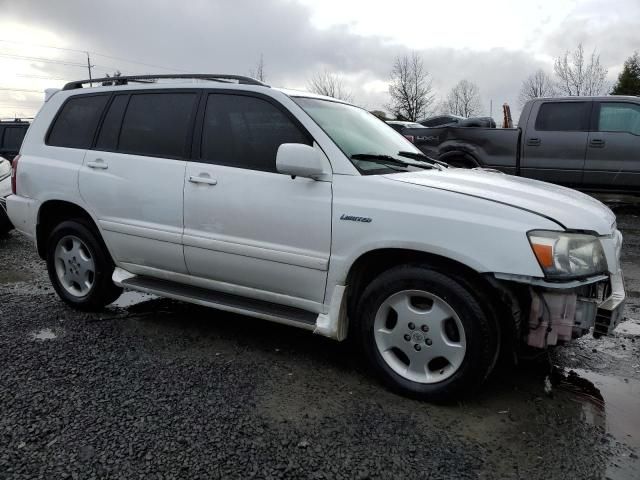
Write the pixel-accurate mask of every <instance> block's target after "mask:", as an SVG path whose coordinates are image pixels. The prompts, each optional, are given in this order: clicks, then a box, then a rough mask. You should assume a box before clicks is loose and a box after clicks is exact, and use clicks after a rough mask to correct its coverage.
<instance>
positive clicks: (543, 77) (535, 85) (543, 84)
mask: <svg viewBox="0 0 640 480" xmlns="http://www.w3.org/2000/svg"><path fill="white" fill-rule="evenodd" d="M555 95H556V88H555V85H554V84H553V80H552V79H551V77H550V76H549V75H547V73H546V72H545V71H544V70H542V69H540V70H538V71H537V72H535V73H532V74H531V75H529V76H528V77H527V78H526V79H525V80H523V82H522V87H521V88H520V95H519V98H520V105H524V104H525V103H527V102H528V101H529V100H533V99H534V98H541V97H555Z"/></svg>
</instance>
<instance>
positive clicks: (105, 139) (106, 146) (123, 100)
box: [96, 95, 129, 151]
mask: <svg viewBox="0 0 640 480" xmlns="http://www.w3.org/2000/svg"><path fill="white" fill-rule="evenodd" d="M128 100H129V96H128V95H117V96H116V97H115V98H114V99H113V102H111V105H110V106H109V110H108V111H107V114H106V115H105V117H104V121H103V122H102V128H100V133H99V134H98V141H97V142H96V149H98V150H112V151H113V150H116V149H117V148H118V135H119V134H120V125H121V124H122V115H123V114H124V109H125V108H126V107H127V101H128Z"/></svg>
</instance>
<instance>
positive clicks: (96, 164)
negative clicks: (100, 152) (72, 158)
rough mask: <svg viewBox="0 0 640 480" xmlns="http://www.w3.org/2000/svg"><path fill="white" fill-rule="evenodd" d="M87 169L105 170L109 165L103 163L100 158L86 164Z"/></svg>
mask: <svg viewBox="0 0 640 480" xmlns="http://www.w3.org/2000/svg"><path fill="white" fill-rule="evenodd" d="M87 167H89V168H96V169H98V170H106V169H107V168H109V165H107V164H106V163H104V160H102V159H101V158H96V161H95V162H87Z"/></svg>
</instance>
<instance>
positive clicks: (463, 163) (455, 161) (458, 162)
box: [445, 157, 478, 169]
mask: <svg viewBox="0 0 640 480" xmlns="http://www.w3.org/2000/svg"><path fill="white" fill-rule="evenodd" d="M445 162H447V164H449V166H450V167H455V168H467V169H471V168H476V167H477V166H478V165H477V164H476V163H475V162H473V161H472V160H469V159H467V158H465V157H451V158H447V159H445Z"/></svg>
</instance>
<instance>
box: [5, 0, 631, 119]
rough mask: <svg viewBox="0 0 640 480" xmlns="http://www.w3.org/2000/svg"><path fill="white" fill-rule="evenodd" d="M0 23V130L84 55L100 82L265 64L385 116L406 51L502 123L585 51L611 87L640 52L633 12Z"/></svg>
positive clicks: (72, 16) (506, 1)
mask: <svg viewBox="0 0 640 480" xmlns="http://www.w3.org/2000/svg"><path fill="white" fill-rule="evenodd" d="M0 12H2V15H1V16H0V117H7V116H13V115H14V114H15V115H19V116H29V115H32V114H34V113H35V112H36V111H37V109H38V107H39V105H40V103H41V100H42V97H43V95H42V93H41V92H42V91H43V90H44V89H45V88H49V87H59V86H61V85H63V84H64V82H65V81H68V80H73V79H79V78H86V77H87V67H86V62H87V57H86V54H85V53H83V52H85V51H89V52H90V54H91V63H92V64H93V65H95V66H94V67H93V70H92V71H93V75H94V76H102V75H104V74H105V73H107V72H113V71H115V70H120V71H122V72H123V73H126V74H133V73H159V72H161V73H174V72H175V73H178V72H206V73H219V72H225V73H237V74H248V73H249V71H250V70H251V69H252V68H254V67H255V64H256V63H257V61H258V59H259V57H260V55H261V54H262V55H263V58H264V63H265V73H266V76H267V81H268V82H269V83H270V84H272V85H275V86H286V87H290V88H301V89H304V88H305V86H306V85H307V82H308V79H309V78H310V77H311V76H312V75H313V73H314V72H318V71H322V70H325V69H328V70H330V71H333V72H336V73H340V74H341V75H342V76H343V77H344V78H345V83H346V84H347V85H348V86H349V87H350V89H351V90H352V92H353V94H354V97H355V101H356V103H358V104H360V105H362V106H364V107H366V108H369V109H374V108H376V109H378V108H382V109H383V107H384V105H385V104H386V103H387V102H388V96H387V89H388V80H389V73H390V70H391V66H392V64H393V60H394V58H395V57H396V56H398V55H403V54H407V53H409V52H410V51H412V50H413V51H416V52H418V53H419V54H420V55H421V56H422V58H423V59H424V63H425V65H426V67H427V69H428V70H429V72H430V73H431V75H432V79H433V86H434V90H435V93H436V95H437V96H438V97H439V98H443V97H444V96H446V93H447V91H448V90H449V89H450V88H451V87H452V86H453V85H454V84H455V83H457V82H458V81H459V80H461V79H468V80H470V81H473V82H475V83H476V84H477V85H478V86H479V88H480V92H481V95H482V101H483V108H484V110H485V112H484V113H486V114H489V105H490V101H493V106H494V107H493V114H494V116H496V117H497V116H499V115H500V114H499V113H498V108H499V107H498V106H499V105H501V104H502V103H503V102H505V101H506V102H508V103H510V104H511V105H512V108H513V110H514V111H516V113H517V111H518V110H519V106H518V100H517V97H518V90H519V88H520V85H521V82H522V80H523V79H524V78H525V77H526V76H528V75H529V74H530V73H532V72H534V71H535V70H536V69H538V68H543V69H545V70H547V71H549V72H550V73H551V71H552V64H553V58H554V57H555V56H557V55H559V54H561V53H562V52H563V51H565V50H567V49H573V48H575V47H576V46H577V44H578V43H580V42H582V43H583V44H584V46H585V50H587V51H588V52H590V51H591V50H592V49H594V48H596V49H597V51H598V52H599V53H600V55H601V62H602V63H603V64H604V66H606V67H607V68H608V70H609V75H608V81H609V82H610V83H611V82H613V81H614V80H615V78H616V77H617V74H618V73H619V71H620V69H621V68H622V63H623V62H624V60H625V59H626V58H627V57H628V56H629V55H631V54H632V53H633V51H634V50H637V49H640V28H639V27H638V25H640V0H527V1H524V0H457V1H453V2H451V1H443V0H437V1H434V0H403V1H402V2H389V1H386V2H381V1H380V2H378V1H372V0H368V1H365V0H254V1H249V0H182V1H176V0H173V1H166V0H135V1H134V0H108V1H89V0H55V1H50V0H0ZM51 47H57V48H51Z"/></svg>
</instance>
